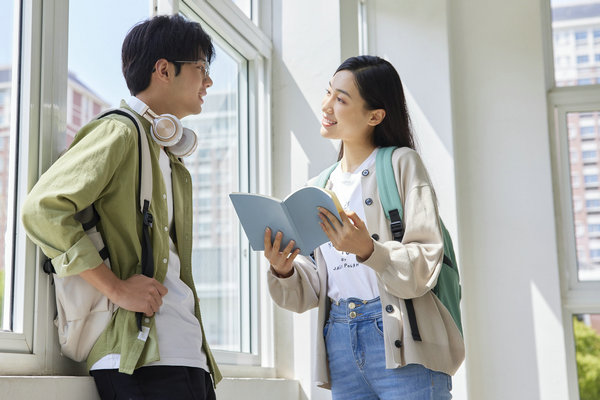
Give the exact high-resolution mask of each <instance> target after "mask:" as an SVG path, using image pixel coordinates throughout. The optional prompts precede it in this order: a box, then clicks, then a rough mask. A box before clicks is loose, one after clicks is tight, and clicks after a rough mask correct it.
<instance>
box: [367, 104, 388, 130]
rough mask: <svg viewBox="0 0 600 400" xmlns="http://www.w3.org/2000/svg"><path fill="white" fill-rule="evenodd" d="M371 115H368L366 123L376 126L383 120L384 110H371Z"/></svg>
mask: <svg viewBox="0 0 600 400" xmlns="http://www.w3.org/2000/svg"><path fill="white" fill-rule="evenodd" d="M370 112H371V115H370V116H369V122H368V124H369V125H370V126H377V125H379V124H380V123H381V121H383V119H384V118H385V110H384V109H383V108H379V109H377V110H371V111H370Z"/></svg>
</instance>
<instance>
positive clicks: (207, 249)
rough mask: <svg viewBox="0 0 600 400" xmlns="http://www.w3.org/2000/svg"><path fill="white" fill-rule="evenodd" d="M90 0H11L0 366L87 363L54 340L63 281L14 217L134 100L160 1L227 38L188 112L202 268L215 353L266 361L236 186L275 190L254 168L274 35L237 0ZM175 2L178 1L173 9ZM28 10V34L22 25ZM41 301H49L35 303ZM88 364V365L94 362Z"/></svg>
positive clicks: (264, 155) (1, 200) (4, 71)
mask: <svg viewBox="0 0 600 400" xmlns="http://www.w3.org/2000/svg"><path fill="white" fill-rule="evenodd" d="M227 1H230V0H227ZM211 2H213V3H215V5H211V4H208V3H211ZM88 3H89V2H88V1H85V0H70V1H68V2H19V1H17V0H0V7H1V9H2V13H0V34H1V35H2V36H1V37H2V40H3V45H2V46H0V237H1V239H0V352H1V355H0V356H1V357H2V360H3V362H2V363H0V373H2V374H23V375H28V374H33V375H40V374H48V373H49V371H52V372H53V373H54V372H57V373H62V372H67V373H73V372H75V371H78V369H77V366H74V365H73V364H72V363H70V364H69V363H68V362H65V360H64V359H62V358H61V357H60V355H59V354H58V352H57V351H56V346H50V347H48V346H47V345H48V343H50V342H51V340H52V339H55V334H54V331H55V327H54V325H53V324H52V318H53V315H51V314H52V310H51V309H50V307H46V305H47V304H48V303H47V300H50V299H52V298H53V297H52V296H53V294H52V291H53V290H54V289H53V287H52V286H51V285H50V283H49V280H48V278H47V277H46V276H45V275H44V274H40V273H39V270H38V268H39V261H40V257H41V253H40V252H39V251H36V248H35V246H34V245H33V244H32V243H31V242H30V241H28V240H26V235H25V233H24V232H23V229H22V226H20V224H16V223H15V222H14V217H15V215H17V212H18V209H19V205H20V202H22V199H23V198H24V196H25V195H26V193H27V191H28V189H30V188H31V186H32V185H33V184H34V182H35V179H36V177H37V176H38V174H39V172H40V171H44V170H45V169H47V168H48V166H49V165H51V163H52V162H53V161H54V160H55V159H56V158H57V157H58V154H59V153H60V152H61V151H62V150H64V149H65V148H66V147H67V146H69V144H70V143H71V141H72V140H73V137H74V135H75V134H76V132H77V131H78V129H79V128H80V127H81V126H82V125H83V124H85V123H86V122H88V121H89V120H90V119H91V118H92V117H93V116H95V115H96V114H98V113H99V112H100V111H101V110H102V109H105V108H108V107H113V106H117V105H119V103H120V100H121V99H122V98H126V97H128V96H129V91H128V89H127V87H126V84H125V82H124V78H123V77H122V73H121V61H120V58H121V56H120V51H121V44H122V41H123V38H124V37H125V35H126V33H127V31H128V30H129V29H130V28H131V27H132V26H133V25H134V24H135V23H137V22H139V21H141V20H144V19H146V18H148V17H149V16H150V13H151V12H152V10H154V9H155V7H157V8H158V9H159V10H158V11H159V12H173V11H174V10H173V9H176V10H179V11H181V13H182V14H184V15H185V16H186V17H187V18H193V19H197V20H200V17H199V15H201V16H202V17H203V18H205V19H206V20H207V21H208V22H207V21H204V20H202V21H200V22H201V23H202V24H203V27H204V28H206V29H207V30H208V31H209V34H210V35H211V36H212V37H213V39H214V43H215V46H216V47H217V58H216V60H215V61H214V64H213V65H212V66H211V67H212V68H211V76H212V77H213V79H214V81H215V84H214V86H213V87H211V88H209V91H208V93H209V94H208V96H207V97H206V99H205V101H206V106H205V110H204V112H203V113H202V114H201V115H200V116H199V117H198V118H189V119H186V120H185V121H184V124H185V125H186V126H189V127H191V128H193V129H194V130H195V131H196V133H197V134H198V136H199V137H200V138H201V140H202V141H203V142H202V143H201V145H200V148H199V150H198V152H197V154H196V155H195V156H194V158H193V159H192V160H190V161H189V163H188V166H189V169H190V172H191V175H192V179H193V180H194V187H193V190H194V193H193V196H194V202H195V203H194V210H193V213H194V218H195V219H194V223H195V224H194V229H195V230H194V236H195V237H194V244H193V257H194V260H195V261H194V271H193V272H194V275H195V279H196V283H197V284H198V292H199V295H200V297H201V299H202V303H201V307H202V310H203V317H204V322H205V327H206V334H207V337H208V340H209V341H210V342H211V345H212V347H213V349H214V350H216V351H215V355H216V357H217V359H218V361H219V362H220V363H221V364H223V363H224V362H229V363H231V364H249V365H259V366H260V365H261V358H260V357H261V353H260V348H259V346H258V344H259V343H263V342H265V343H270V342H272V341H270V340H268V339H269V336H270V335H271V333H270V331H271V329H270V320H269V318H268V317H267V318H265V319H264V320H261V319H260V315H259V312H258V303H259V300H258V296H259V293H258V291H257V286H258V285H257V281H258V276H257V269H258V263H259V261H258V260H259V255H258V254H253V253H250V252H249V245H248V243H247V240H246V239H245V236H244V235H243V233H242V232H241V230H240V227H239V223H238V221H237V217H234V214H233V212H232V210H233V209H232V207H231V204H230V203H229V199H228V197H227V194H228V193H229V192H232V191H248V190H251V189H252V190H253V191H257V187H259V185H260V188H261V190H262V191H263V192H266V190H264V188H268V187H269V185H270V182H269V181H268V179H269V176H268V175H266V173H265V172H261V173H262V174H263V175H260V174H259V173H257V169H258V168H257V166H263V165H265V163H268V162H269V161H268V160H269V158H270V152H269V151H268V148H269V143H270V142H269V140H270V139H269V135H270V130H269V125H268V118H267V117H268V115H269V114H268V110H269V109H270V106H269V104H268V101H269V100H268V99H269V96H268V92H269V90H270V88H269V80H268V76H269V71H268V68H269V66H270V61H269V57H270V55H271V42H270V39H268V38H267V37H266V35H264V34H263V33H262V32H261V31H260V30H259V29H258V28H257V27H256V25H255V24H253V23H252V22H251V21H248V17H245V16H243V15H242V13H241V12H239V10H237V8H236V6H235V5H234V3H233V2H230V6H228V7H229V8H228V9H227V10H225V11H223V10H222V9H221V8H220V7H219V5H218V4H217V3H219V4H221V3H224V2H223V1H222V0H218V1H217V0H214V1H213V0H208V1H190V2H189V4H188V2H186V1H183V0H179V1H177V0H176V1H173V2H156V1H153V0H130V1H127V2H119V1H117V0H107V1H106V2H103V3H102V4H100V5H99V4H97V3H94V4H93V5H92V4H91V3H89V4H88ZM66 4H68V7H65V5H66ZM167 4H168V6H169V7H172V8H173V9H170V10H163V8H165V7H168V6H167ZM253 4H254V1H251V0H247V1H240V2H239V6H240V8H242V9H244V8H246V9H247V10H249V11H248V13H249V16H251V15H253V14H255V13H254V12H253V11H254V10H253V9H252V7H251V6H252V5H253ZM21 8H23V9H24V10H25V11H23V13H24V16H21V15H19V12H20V10H21ZM115 10H118V13H115ZM21 18H23V19H24V22H23V26H24V27H25V28H24V29H30V31H26V32H21V28H20V26H21V24H20V21H21ZM66 21H68V24H66V23H65V22H66ZM107 21H108V22H107ZM240 21H243V23H244V24H246V26H245V28H244V32H243V33H238V28H239V26H240V25H241V24H240ZM107 23H108V25H109V27H110V29H107V26H108V25H107ZM211 24H212V25H214V26H215V27H217V28H218V29H219V30H218V31H216V30H212V29H211ZM225 25H227V28H226V29H224V28H223V27H224V26H225ZM42 27H43V29H42ZM223 37H226V38H227V39H226V40H225V39H224V38H223ZM42 48H43V49H52V50H53V51H45V50H44V51H40V49H42ZM17 49H18V50H19V51H16V50H17ZM67 49H68V53H67ZM67 54H68V57H67ZM19 82H20V86H17V85H16V84H17V83H19ZM47 104H51V105H52V107H44V105H47ZM23 105H26V106H24V107H23ZM17 122H18V123H17ZM17 126H18V127H19V130H18V131H17ZM41 127H43V129H41ZM259 128H260V129H259ZM259 143H260V144H261V145H260V146H259ZM263 148H264V150H263ZM17 151H18V154H17ZM257 160H258V161H257ZM251 163H254V166H252V167H251ZM267 165H268V164H267ZM261 171H266V169H265V168H262V169H261ZM251 173H252V174H253V175H251ZM265 176H267V177H266V178H265ZM13 266H18V268H17V267H15V268H13ZM267 296H268V294H267ZM38 300H39V301H38ZM38 303H39V304H41V305H42V307H39V308H36V305H37V304H38ZM264 309H266V308H264V307H263V308H261V311H262V310H264ZM258 326H261V327H264V328H266V329H264V332H263V331H261V332H260V333H261V335H265V336H266V337H267V340H261V339H260V338H259V337H258V332H259V330H258ZM32 349H33V350H32ZM233 353H235V355H233V356H230V354H233ZM271 354H272V351H269V352H268V354H267V355H268V356H271ZM266 363H267V365H271V364H272V360H270V361H269V360H268V359H267V361H266ZM67 364H68V365H67ZM79 372H83V373H85V371H83V368H81V371H79Z"/></svg>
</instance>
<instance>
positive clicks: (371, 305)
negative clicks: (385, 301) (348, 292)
mask: <svg viewBox="0 0 600 400" xmlns="http://www.w3.org/2000/svg"><path fill="white" fill-rule="evenodd" d="M378 317H381V301H380V300H379V297H376V298H374V299H371V300H361V299H357V298H355V297H349V298H347V299H341V300H338V301H336V300H333V299H331V309H330V311H329V319H330V320H333V321H335V322H348V323H350V322H354V321H362V320H366V319H373V318H378Z"/></svg>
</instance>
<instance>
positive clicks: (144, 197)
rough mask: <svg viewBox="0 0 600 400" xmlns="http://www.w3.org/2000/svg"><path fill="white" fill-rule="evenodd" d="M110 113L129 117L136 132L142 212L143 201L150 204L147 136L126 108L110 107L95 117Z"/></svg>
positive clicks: (150, 178)
mask: <svg viewBox="0 0 600 400" xmlns="http://www.w3.org/2000/svg"><path fill="white" fill-rule="evenodd" d="M111 114H117V115H122V116H124V117H127V118H129V119H130V120H131V121H132V122H133V124H134V125H135V127H136V129H137V132H138V138H139V140H138V150H139V154H140V157H139V160H140V161H139V167H140V168H139V170H140V176H139V183H140V196H139V202H140V211H141V212H142V214H144V204H145V201H147V202H148V207H149V206H150V200H151V199H152V163H151V161H150V147H149V145H148V138H147V137H146V135H144V134H143V133H144V128H143V127H142V124H141V123H140V121H139V120H138V118H137V117H136V115H135V114H134V113H132V112H131V111H129V110H127V109H126V108H111V109H108V110H105V111H103V112H102V113H100V114H99V115H98V116H96V118H95V119H100V118H104V117H106V116H108V115H111Z"/></svg>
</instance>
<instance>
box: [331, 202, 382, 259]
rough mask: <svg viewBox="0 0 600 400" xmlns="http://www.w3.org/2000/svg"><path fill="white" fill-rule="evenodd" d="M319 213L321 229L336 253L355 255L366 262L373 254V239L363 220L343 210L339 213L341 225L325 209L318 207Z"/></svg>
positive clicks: (352, 212) (351, 212)
mask: <svg viewBox="0 0 600 400" xmlns="http://www.w3.org/2000/svg"><path fill="white" fill-rule="evenodd" d="M319 211H320V212H319V218H321V221H322V222H321V229H323V231H324V232H325V234H326V235H327V237H328V238H329V240H331V244H333V247H335V248H336V249H337V250H338V251H345V252H348V253H352V254H356V256H357V257H358V258H360V259H361V260H366V259H367V258H369V257H370V256H371V254H373V250H374V246H373V239H371V235H369V231H368V230H367V226H366V225H365V223H364V222H363V220H362V219H360V218H359V216H358V215H356V213H355V212H354V211H345V210H344V212H342V213H340V217H341V218H342V223H341V224H340V221H338V219H337V218H336V217H335V216H334V215H333V214H332V213H330V212H329V211H328V210H327V209H325V208H323V207H319Z"/></svg>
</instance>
